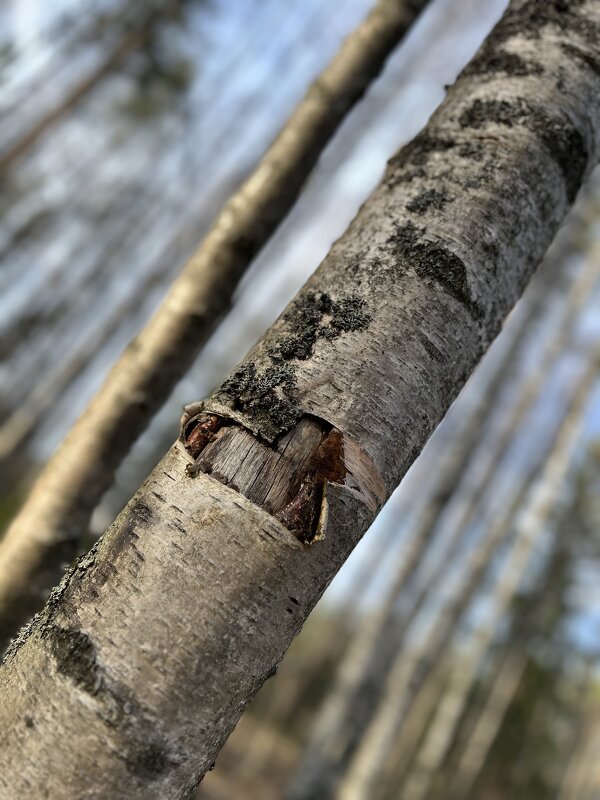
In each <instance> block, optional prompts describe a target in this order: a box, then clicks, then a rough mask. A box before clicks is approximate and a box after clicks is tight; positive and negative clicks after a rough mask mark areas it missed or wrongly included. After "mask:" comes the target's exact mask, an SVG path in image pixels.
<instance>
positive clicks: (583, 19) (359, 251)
mask: <svg viewBox="0 0 600 800" xmlns="http://www.w3.org/2000/svg"><path fill="white" fill-rule="evenodd" d="M599 26H600V4H599V3H598V2H596V0H593V1H592V0H588V2H582V3H580V2H577V3H575V4H573V5H571V6H569V7H568V8H567V7H566V6H563V5H561V6H560V7H557V9H556V10H555V13H554V15H550V16H548V15H547V14H543V13H542V14H540V9H539V5H538V3H537V2H535V3H533V2H530V1H528V2H524V1H523V0H515V2H513V4H512V5H511V8H510V11H509V13H508V15H507V16H506V18H505V19H504V21H503V22H502V23H501V24H500V25H499V26H498V27H497V28H496V29H495V31H494V33H493V35H492V37H491V39H490V40H489V43H488V44H487V46H486V47H485V48H484V50H483V51H482V53H481V54H480V56H479V57H478V58H477V60H476V61H475V62H474V63H472V64H471V65H470V67H469V68H468V69H467V71H466V73H465V74H464V75H463V77H462V78H461V79H459V81H458V82H457V83H456V84H455V85H454V87H452V89H451V90H450V92H449V95H448V97H447V99H446V101H445V102H444V103H443V104H442V106H441V107H440V109H439V110H438V111H437V112H436V114H435V115H434V116H433V117H432V119H431V121H430V123H429V125H428V126H427V128H426V129H425V131H424V132H423V133H422V134H421V135H420V136H419V137H417V138H416V139H415V140H414V141H413V142H412V143H411V145H409V146H408V147H407V148H405V149H404V150H402V151H401V152H400V154H399V155H398V156H397V157H396V158H394V159H392V161H391V162H390V165H389V167H388V170H387V172H386V174H385V177H384V180H383V183H382V184H381V185H380V187H379V188H378V189H377V190H376V191H375V192H374V194H373V195H372V196H371V198H370V199H369V200H368V201H367V202H366V203H365V205H364V206H363V208H362V209H361V211H360V213H359V215H358V216H357V218H356V219H355V220H354V222H353V223H352V225H351V226H350V228H349V229H348V231H347V232H346V234H345V235H344V236H343V237H342V238H341V239H340V240H338V242H337V243H336V244H335V245H334V247H333V248H332V250H331V252H330V254H329V256H328V257H327V258H326V259H325V261H324V263H323V264H322V265H321V267H320V268H319V269H318V270H317V272H316V273H315V275H314V276H313V278H312V279H311V280H310V281H309V282H308V283H307V285H306V287H305V288H304V289H303V290H302V292H301V293H300V294H299V295H298V296H297V298H296V299H295V300H294V301H293V303H292V304H290V306H289V307H288V309H287V311H286V312H285V313H284V315H283V316H282V317H281V318H280V319H279V321H278V322H277V323H276V324H275V325H274V326H273V327H272V328H271V329H270V331H269V332H268V333H267V334H266V335H265V337H264V338H263V339H262V340H261V342H259V344H258V345H257V346H256V348H254V349H253V351H251V353H250V355H249V356H248V358H247V359H246V360H245V361H244V362H243V363H242V364H241V365H240V366H239V367H238V368H237V369H236V370H235V371H234V372H233V373H232V375H231V376H230V378H229V379H228V380H227V381H226V382H225V383H224V384H223V385H222V386H221V387H220V389H219V390H218V391H217V392H216V393H215V395H214V396H213V397H212V398H211V399H210V400H208V401H207V403H206V404H205V406H204V410H205V412H206V413H205V414H204V415H203V414H202V413H201V414H199V415H198V416H194V417H192V418H187V419H186V420H185V422H184V426H183V441H180V442H177V443H176V444H175V445H174V446H173V447H172V449H171V450H170V451H169V452H168V453H167V455H166V456H165V457H164V458H163V460H162V461H161V462H160V463H159V464H158V466H157V467H156V469H155V470H154V471H153V473H152V474H151V475H150V477H149V478H148V479H147V481H146V482H145V484H144V486H143V487H142V488H141V489H140V491H139V492H138V493H137V494H136V495H135V497H134V498H133V499H132V501H131V502H130V503H129V505H128V506H127V507H126V508H125V509H124V510H123V512H122V513H121V514H120V515H119V517H118V519H117V520H116V521H115V523H114V524H113V525H112V526H111V528H110V529H109V531H108V532H107V533H106V534H105V535H104V536H103V537H102V539H101V540H100V542H99V544H98V545H97V546H96V547H94V548H93V550H92V551H91V552H90V554H89V555H88V556H86V557H84V558H83V559H81V560H80V561H79V562H78V563H77V565H76V566H75V567H74V569H73V570H72V571H71V572H70V573H69V574H68V576H66V578H65V580H64V581H63V583H62V584H61V586H60V587H59V589H58V590H57V591H56V592H55V593H53V595H52V597H51V598H50V600H49V602H48V604H47V606H46V609H45V610H44V611H43V612H42V613H41V614H40V615H39V616H38V617H37V618H36V620H35V621H34V622H33V623H32V624H31V625H30V626H28V628H27V629H26V630H25V631H24V632H23V634H22V635H21V636H20V637H19V639H18V640H17V641H16V642H15V643H14V645H13V646H12V647H11V649H10V652H9V653H8V655H7V657H6V659H5V662H4V665H3V668H2V672H1V673H0V674H1V681H2V684H1V687H0V731H2V734H0V735H1V736H2V737H3V741H2V746H1V748H0V768H1V769H0V787H2V791H3V792H4V794H5V796H6V797H15V796H16V797H19V796H25V795H27V794H28V793H29V794H31V792H35V791H40V790H41V789H42V787H43V790H44V791H46V793H47V794H50V795H52V794H53V795H55V796H60V797H61V798H65V800H69V798H75V797H81V796H82V795H86V794H87V795H88V796H90V797H93V796H94V795H96V797H100V796H104V797H111V798H116V800H118V799H119V798H125V797H126V798H128V800H135V798H144V800H150V799H151V798H159V797H160V798H162V799H163V800H169V798H180V797H187V796H189V795H190V793H191V792H192V790H193V788H194V787H195V786H196V784H197V782H198V781H199V779H200V778H201V776H202V775H203V774H204V772H205V771H206V770H207V769H208V767H209V766H210V765H211V764H212V762H213V761H214V758H215V756H216V754H217V752H218V751H219V749H220V747H221V745H222V743H223V741H224V740H225V739H226V737H227V736H228V734H229V733H230V731H231V730H232V728H233V726H234V725H235V723H236V722H237V720H238V719H239V716H240V714H241V712H242V710H243V708H244V707H245V705H246V704H247V702H248V701H249V700H250V699H251V698H252V697H253V696H254V694H255V693H256V691H257V689H258V687H259V686H260V685H261V684H262V682H263V681H264V680H265V678H266V677H267V676H268V675H269V673H270V672H272V670H273V669H274V667H275V665H276V664H277V662H278V661H279V660H280V659H281V657H282V655H283V653H284V651H285V649H286V648H287V646H288V645H289V643H290V641H291V639H292V638H293V637H294V635H296V633H297V632H298V630H299V628H300V627H301V625H302V623H303V621H304V619H305V618H306V616H307V615H308V613H309V612H310V610H311V609H312V608H313V606H314V604H315V602H316V601H317V599H318V598H319V597H320V595H321V594H322V592H323V590H324V589H325V587H326V586H327V584H328V583H329V581H330V580H331V579H332V577H333V576H334V575H335V573H336V572H337V570H338V569H339V567H340V566H341V564H342V563H343V562H344V560H345V559H346V558H347V556H348V554H349V553H350V551H351V550H352V548H353V547H354V545H355V544H356V542H357V541H358V539H359V538H360V536H361V535H362V534H363V532H364V531H365V530H366V528H367V527H368V525H369V524H370V522H371V521H372V519H373V517H374V516H375V514H376V513H377V510H378V508H379V507H380V504H381V502H383V501H384V500H385V499H386V498H387V496H388V495H389V494H390V493H391V491H392V489H393V488H394V487H395V486H396V485H397V484H398V482H399V481H400V479H401V477H402V476H403V474H404V472H405V471H406V469H407V468H408V467H409V466H410V464H411V463H412V461H413V460H414V458H415V456H416V455H417V453H418V452H419V451H420V449H421V448H422V447H423V445H424V443H425V441H426V439H427V437H428V436H429V435H430V433H431V432H432V430H433V429H434V428H435V426H436V425H437V424H438V423H439V421H440V420H441V418H442V417H443V415H444V413H445V412H446V410H447V409H448V407H449V405H450V403H451V402H452V400H453V399H454V397H455V396H456V394H457V393H458V391H459V390H460V388H461V387H462V385H463V384H464V382H465V380H466V379H467V377H468V376H469V374H470V373H471V372H472V371H473V369H474V367H475V365H476V364H477V362H478V360H479V359H480V357H481V355H482V353H483V352H484V351H485V349H486V348H487V346H488V345H489V344H490V342H491V341H492V339H493V338H494V336H495V335H496V334H497V333H498V330H499V328H500V325H501V322H502V320H503V318H504V317H505V316H506V314H507V312H508V311H509V309H510V308H511V307H512V305H514V303H515V301H516V299H517V298H518V297H519V295H520V294H521V293H522V291H523V288H524V286H525V285H526V283H527V280H528V279H529V277H530V276H531V274H532V272H533V271H534V269H535V266H536V265H537V264H538V263H539V261H540V260H541V258H542V256H543V254H544V252H545V250H546V249H547V247H548V245H549V243H550V241H551V239H552V237H553V236H554V234H555V233H556V230H557V228H558V226H559V225H560V223H561V222H562V220H563V219H564V217H565V215H566V213H567V210H568V208H569V206H570V204H571V203H572V201H573V199H574V198H575V195H576V192H577V189H578V188H579V186H580V184H581V182H582V180H584V178H585V177H586V176H587V175H589V172H590V171H591V169H592V167H593V166H594V165H595V164H596V162H597V159H598V154H599V150H600V108H599V107H598V105H597V98H598V94H599V90H600V70H598V69H597V66H598V61H597V53H596V51H595V50H594V48H593V46H592V45H591V44H590V38H589V37H590V36H591V35H595V34H596V33H597V32H598V30H599V29H600V27H599ZM507 54H510V55H507ZM592 67H595V68H592ZM557 81H558V86H557ZM465 192H468V194H467V195H465ZM179 297H180V298H181V300H182V302H183V301H184V300H185V295H184V296H181V295H179ZM171 302H172V301H171ZM170 338H171V337H170ZM123 392H124V397H127V393H128V383H127V382H126V383H125V385H124V386H123ZM84 421H85V420H84ZM219 426H220V427H219ZM253 434H257V435H253ZM193 459H195V463H194V461H193ZM194 475H195V477H194Z"/></svg>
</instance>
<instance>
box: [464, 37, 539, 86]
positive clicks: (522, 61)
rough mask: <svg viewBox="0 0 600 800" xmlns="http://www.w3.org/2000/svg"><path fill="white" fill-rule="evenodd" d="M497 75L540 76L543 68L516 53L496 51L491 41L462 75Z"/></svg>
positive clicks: (532, 60)
mask: <svg viewBox="0 0 600 800" xmlns="http://www.w3.org/2000/svg"><path fill="white" fill-rule="evenodd" d="M499 73H502V74H505V75H513V76H515V77H520V78H522V77H526V76H528V75H542V74H543V73H544V67H543V66H542V65H541V64H540V63H539V62H537V61H535V60H534V59H531V58H527V59H526V58H523V57H522V56H520V55H517V53H510V52H508V51H506V50H500V49H498V48H497V47H496V46H495V42H494V41H493V39H492V40H491V42H490V43H489V44H488V45H487V46H484V47H483V49H482V50H481V51H480V53H479V55H477V56H476V57H475V58H474V59H473V61H471V63H470V64H469V65H468V66H467V67H466V69H465V70H464V72H463V75H477V76H479V77H483V76H485V75H497V74H499Z"/></svg>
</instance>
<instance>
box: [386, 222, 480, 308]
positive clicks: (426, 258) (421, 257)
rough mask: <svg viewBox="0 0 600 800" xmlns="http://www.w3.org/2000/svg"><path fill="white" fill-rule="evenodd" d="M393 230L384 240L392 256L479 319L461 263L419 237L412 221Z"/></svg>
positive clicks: (476, 306) (455, 257)
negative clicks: (440, 288) (442, 290)
mask: <svg viewBox="0 0 600 800" xmlns="http://www.w3.org/2000/svg"><path fill="white" fill-rule="evenodd" d="M395 227H396V230H395V232H394V234H392V236H390V237H389V239H388V240H387V243H388V245H390V246H391V247H392V248H393V254H394V256H395V257H396V258H398V259H399V260H400V261H401V262H403V263H406V264H408V265H409V266H411V267H412V268H413V269H414V270H415V272H416V273H417V275H418V276H419V278H421V279H422V280H424V281H434V282H435V283H437V284H439V285H440V286H441V287H442V288H443V289H445V291H447V292H448V293H449V294H450V295H452V297H454V298H455V299H456V300H458V301H459V302H460V303H463V304H464V305H465V306H466V307H467V308H468V309H469V311H470V312H471V313H472V314H473V316H474V317H476V318H480V317H481V309H480V307H479V305H478V303H477V302H476V301H475V300H474V299H473V297H472V295H471V291H470V289H469V283H468V280H467V268H466V266H465V263H464V261H463V260H462V259H461V258H459V257H458V256H457V255H456V254H455V253H453V252H451V251H450V250H448V249H447V248H446V247H443V246H442V245H441V244H435V243H434V242H431V241H428V240H427V239H424V238H422V235H421V234H422V231H420V230H419V229H418V228H417V227H416V226H415V225H413V223H412V222H406V223H405V224H404V225H396V226H395Z"/></svg>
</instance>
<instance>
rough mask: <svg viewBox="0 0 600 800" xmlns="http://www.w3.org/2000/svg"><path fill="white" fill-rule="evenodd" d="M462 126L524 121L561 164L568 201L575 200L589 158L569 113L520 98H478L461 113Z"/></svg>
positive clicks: (478, 127)
mask: <svg viewBox="0 0 600 800" xmlns="http://www.w3.org/2000/svg"><path fill="white" fill-rule="evenodd" d="M458 121H459V124H460V125H461V126H462V127H463V128H474V129H480V128H483V127H485V126H486V125H487V124H488V123H489V122H495V123H496V124H498V125H505V126H507V127H509V128H511V127H513V126H518V125H522V126H523V127H524V128H526V129H527V130H528V131H530V132H531V133H533V134H534V135H535V136H537V137H538V139H540V141H541V142H542V144H543V145H544V146H545V147H546V149H547V150H548V152H549V153H550V155H551V157H552V159H553V160H554V161H555V162H556V164H557V165H558V167H559V168H560V170H561V172H562V174H563V177H564V181H565V187H566V191H567V197H568V199H569V202H571V203H572V202H573V201H574V200H575V197H576V196H577V191H578V189H579V186H580V185H581V182H582V180H583V175H584V173H585V168H586V165H587V160H588V152H587V148H586V145H585V141H584V139H583V136H582V135H581V133H580V131H579V130H578V129H577V128H576V127H575V125H574V124H573V122H572V121H571V120H570V119H569V118H568V117H567V116H566V115H564V116H562V117H558V116H555V115H552V114H550V113H548V111H546V110H545V109H542V108H540V107H534V106H532V105H530V104H529V103H528V102H527V101H525V100H523V99H521V98H517V99H516V100H514V101H512V102H508V101H507V100H481V99H477V100H475V101H474V102H473V104H472V105H471V106H470V107H469V108H468V109H466V110H465V111H463V113H462V114H461V115H460V117H459V120H458Z"/></svg>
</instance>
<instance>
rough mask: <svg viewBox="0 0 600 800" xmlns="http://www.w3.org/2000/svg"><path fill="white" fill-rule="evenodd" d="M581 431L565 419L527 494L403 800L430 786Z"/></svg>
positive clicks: (577, 420) (578, 421)
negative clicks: (484, 612) (481, 617)
mask: <svg viewBox="0 0 600 800" xmlns="http://www.w3.org/2000/svg"><path fill="white" fill-rule="evenodd" d="M582 426H583V418H582V416H581V415H580V416H579V417H573V418H571V419H568V420H567V424H566V426H565V428H564V431H563V432H564V434H565V436H564V439H563V440H562V441H559V442H558V443H557V446H556V448H555V450H554V451H553V452H552V454H551V455H550V457H549V459H548V462H547V464H546V466H545V467H544V471H543V473H542V475H541V477H540V479H539V481H538V483H537V485H536V486H535V487H534V489H533V492H532V497H531V498H530V500H529V501H528V503H527V506H526V507H525V509H524V511H523V512H521V513H520V520H518V521H517V530H516V534H515V540H514V543H513V544H512V546H511V551H510V553H509V555H508V557H507V558H506V560H505V562H504V564H503V566H502V569H501V571H500V575H499V576H498V579H497V581H496V587H495V589H494V591H493V595H492V600H491V602H492V611H491V614H488V616H487V617H486V620H485V623H484V625H483V626H482V627H480V629H479V630H477V631H476V633H475V636H474V639H473V642H472V643H471V646H470V648H469V652H468V653H467V660H466V663H464V662H463V660H462V658H461V659H460V661H459V662H458V663H457V664H456V666H455V669H454V674H453V676H452V679H451V681H450V685H449V687H448V691H447V692H446V694H445V696H444V698H443V699H442V701H441V703H440V704H439V705H438V708H437V712H436V716H435V718H434V720H433V723H432V725H431V727H430V729H429V732H428V735H427V737H426V739H425V742H424V743H423V747H422V748H421V750H420V752H419V755H418V756H417V759H416V764H415V767H414V769H413V771H412V772H411V776H410V779H409V780H408V782H407V784H406V788H405V790H404V793H403V798H404V797H405V798H406V800H423V798H425V797H426V796H427V793H428V791H429V788H430V786H431V783H432V781H433V779H434V778H435V776H436V774H437V771H438V770H439V769H440V767H441V765H442V764H443V762H444V759H445V758H446V755H447V753H448V750H449V748H450V745H451V743H452V740H453V737H454V733H455V731H456V728H457V726H458V724H459V721H460V719H461V718H462V715H463V712H464V709H465V707H466V704H467V699H468V697H469V695H470V692H471V689H472V687H473V685H474V683H475V681H476V679H477V675H478V674H479V671H480V669H481V664H482V661H483V659H484V657H485V655H486V653H487V651H488V649H489V647H490V646H491V644H492V642H493V640H494V637H495V636H496V633H497V631H498V626H499V625H500V623H501V621H502V619H503V617H504V615H505V614H506V612H507V609H508V608H509V606H510V604H511V602H512V600H513V599H514V597H515V596H516V593H517V592H518V590H519V587H520V584H521V582H522V580H523V577H524V574H525V572H526V570H527V568H528V565H529V564H530V562H531V558H532V555H533V553H534V552H535V548H536V546H537V545H538V542H539V540H540V539H541V538H542V537H543V536H544V534H545V533H546V522H547V520H548V518H549V516H550V514H551V513H552V511H553V509H554V508H555V504H556V497H557V496H558V494H559V493H560V488H561V485H562V483H563V481H564V479H565V477H566V475H567V473H568V471H569V468H570V466H571V464H572V463H573V458H574V455H575V449H576V448H577V447H578V445H579V442H580V434H581V428H582ZM569 427H570V430H569ZM561 438H562V437H561ZM510 524H511V521H510V520H508V525H509V527H510Z"/></svg>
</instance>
